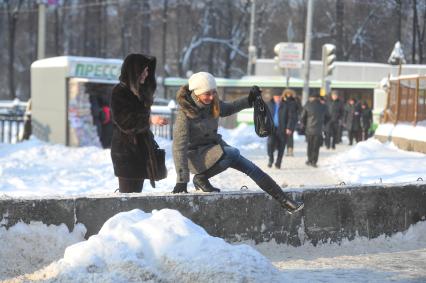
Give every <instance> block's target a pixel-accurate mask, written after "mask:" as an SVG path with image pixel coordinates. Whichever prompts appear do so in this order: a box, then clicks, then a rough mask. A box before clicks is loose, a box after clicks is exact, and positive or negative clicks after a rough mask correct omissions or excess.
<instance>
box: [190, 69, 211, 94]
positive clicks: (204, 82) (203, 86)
mask: <svg viewBox="0 0 426 283" xmlns="http://www.w3.org/2000/svg"><path fill="white" fill-rule="evenodd" d="M188 84H189V90H191V91H194V93H195V95H200V94H202V93H205V92H207V91H209V90H212V89H216V80H215V78H214V77H213V75H212V74H210V73H207V72H198V73H195V74H193V75H192V76H191V77H190V78H189V80H188Z"/></svg>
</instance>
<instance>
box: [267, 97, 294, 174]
mask: <svg viewBox="0 0 426 283" xmlns="http://www.w3.org/2000/svg"><path fill="white" fill-rule="evenodd" d="M267 106H268V108H269V111H270V112H271V114H272V117H273V120H274V125H275V131H274V134H273V135H270V136H268V141H267V150H268V156H269V161H268V167H272V164H273V163H274V151H275V149H277V150H278V155H277V159H276V161H275V168H277V169H280V168H281V162H282V159H283V155H284V148H285V145H286V142H287V137H288V135H290V134H292V133H293V131H294V128H295V127H296V122H297V112H296V105H295V104H292V103H291V102H287V103H286V102H285V101H284V96H281V95H280V94H274V96H273V99H272V100H271V101H269V102H268V103H267Z"/></svg>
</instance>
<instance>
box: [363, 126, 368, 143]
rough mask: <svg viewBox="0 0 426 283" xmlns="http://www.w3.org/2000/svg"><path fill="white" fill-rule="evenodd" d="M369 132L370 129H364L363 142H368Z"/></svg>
mask: <svg viewBox="0 0 426 283" xmlns="http://www.w3.org/2000/svg"><path fill="white" fill-rule="evenodd" d="M368 130H369V128H364V129H362V140H363V141H366V140H368Z"/></svg>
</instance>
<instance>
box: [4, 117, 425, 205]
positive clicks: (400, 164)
mask: <svg viewBox="0 0 426 283" xmlns="http://www.w3.org/2000/svg"><path fill="white" fill-rule="evenodd" d="M221 132H222V134H223V136H224V139H225V141H227V142H228V143H229V144H230V145H233V146H236V147H238V148H239V149H240V151H241V153H242V154H243V155H244V156H246V157H247V158H249V159H250V160H252V161H253V162H254V163H256V164H257V165H258V166H259V167H261V168H262V169H263V170H265V171H266V172H267V173H268V174H270V175H271V176H272V177H273V178H274V179H275V180H276V181H277V182H278V183H279V184H287V185H288V187H287V188H286V189H306V186H319V185H335V184H339V183H341V182H342V181H343V182H345V183H346V184H349V183H355V184H358V183H364V184H365V183H379V182H383V183H394V182H411V181H416V180H417V179H418V178H422V179H423V180H426V170H424V168H423V167H422V166H418V165H419V164H426V155H425V154H420V153H413V152H406V151H402V150H399V149H397V148H396V147H395V146H394V145H393V144H381V143H380V142H378V141H377V140H375V139H370V140H368V141H366V142H362V143H359V144H357V145H355V146H353V147H349V146H348V145H347V141H345V140H344V143H343V144H341V145H338V146H337V150H336V151H331V150H326V149H325V148H321V152H320V160H319V168H312V167H308V166H306V165H305V159H306V144H305V142H304V140H303V137H297V136H296V141H295V157H284V161H283V166H282V168H281V169H280V170H278V169H275V168H268V167H267V166H266V163H267V155H266V145H265V144H266V140H265V139H261V138H259V137H257V136H256V135H255V134H254V129H253V128H252V127H250V126H244V125H242V126H240V127H239V128H237V129H236V130H233V131H230V130H225V129H221ZM158 142H159V144H160V146H161V147H163V148H165V149H166V158H167V160H166V166H167V168H168V171H169V174H168V178H167V179H165V180H162V181H160V182H157V183H156V188H155V189H153V188H151V187H150V185H149V183H148V182H146V184H145V186H144V190H143V192H170V191H171V190H172V189H173V187H174V185H175V180H176V173H175V169H174V164H173V159H172V154H171V141H169V140H165V139H160V138H159V139H158ZM35 180H37V181H36V182H35ZM212 183H213V184H214V185H216V186H217V187H219V188H221V189H222V190H225V191H232V190H239V189H240V188H241V186H243V185H247V186H248V188H249V189H250V190H259V188H257V186H256V184H255V183H254V182H253V181H251V179H250V178H248V177H247V176H245V175H244V174H242V173H239V172H236V171H235V170H233V169H230V170H227V171H225V172H224V173H222V174H220V175H218V176H216V177H214V178H213V179H212ZM117 187H118V182H117V179H116V177H115V176H114V173H113V169H112V164H111V158H110V151H109V150H103V149H100V148H96V147H84V148H68V147H65V146H62V145H52V144H48V143H44V142H41V141H38V140H36V139H32V140H30V141H26V142H23V143H19V144H13V145H10V144H0V197H1V196H2V195H3V196H5V195H7V196H12V197H19V196H30V195H33V196H47V195H80V194H108V193H113V192H114V191H115V189H116V188H117ZM189 190H193V186H192V183H190V184H189Z"/></svg>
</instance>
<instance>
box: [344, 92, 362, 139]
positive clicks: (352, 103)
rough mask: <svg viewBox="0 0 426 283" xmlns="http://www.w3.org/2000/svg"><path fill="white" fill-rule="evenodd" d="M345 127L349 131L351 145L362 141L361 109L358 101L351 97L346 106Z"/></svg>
mask: <svg viewBox="0 0 426 283" xmlns="http://www.w3.org/2000/svg"><path fill="white" fill-rule="evenodd" d="M344 121H345V127H346V129H347V130H348V138H349V145H352V144H353V140H354V139H355V141H356V142H359V141H360V140H361V107H360V105H359V104H358V103H356V100H355V99H354V98H353V97H351V98H349V100H348V103H347V104H346V106H345V117H344Z"/></svg>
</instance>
